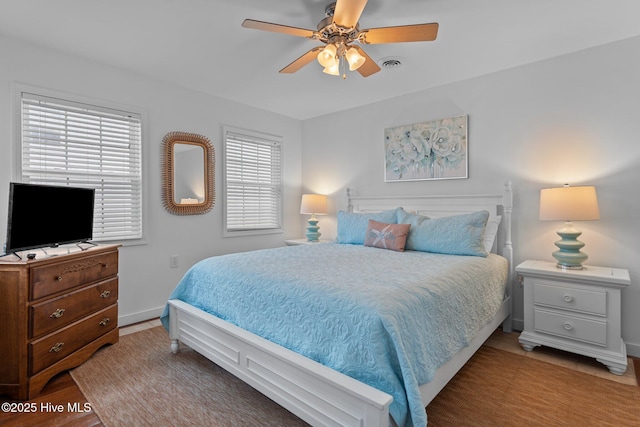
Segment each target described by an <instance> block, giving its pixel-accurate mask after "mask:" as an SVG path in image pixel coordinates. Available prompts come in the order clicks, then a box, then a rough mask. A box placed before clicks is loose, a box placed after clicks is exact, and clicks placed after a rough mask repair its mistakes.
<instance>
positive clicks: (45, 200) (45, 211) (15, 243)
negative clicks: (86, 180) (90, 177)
mask: <svg viewBox="0 0 640 427" xmlns="http://www.w3.org/2000/svg"><path fill="white" fill-rule="evenodd" d="M94 198H95V190H94V189H92V188H77V187H62V186H53V185H39V184H23V183H17V182H12V183H10V188H9V218H8V223H7V243H6V244H7V246H6V249H5V251H6V253H11V252H18V251H24V250H27V249H35V248H44V247H47V246H50V247H56V246H58V245H62V244H67V243H78V242H87V241H89V240H91V238H92V237H93V204H94Z"/></svg>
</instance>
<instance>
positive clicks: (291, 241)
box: [284, 238, 331, 246]
mask: <svg viewBox="0 0 640 427" xmlns="http://www.w3.org/2000/svg"><path fill="white" fill-rule="evenodd" d="M330 241H331V240H322V239H320V240H318V241H317V242H310V241H308V240H307V239H306V238H304V239H289V240H285V241H284V242H285V243H286V244H287V246H296V245H317V244H318V243H329V242H330Z"/></svg>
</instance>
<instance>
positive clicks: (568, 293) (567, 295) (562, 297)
mask: <svg viewBox="0 0 640 427" xmlns="http://www.w3.org/2000/svg"><path fill="white" fill-rule="evenodd" d="M533 303H534V304H536V305H546V306H550V307H556V308H562V309H565V310H572V311H579V312H582V313H588V314H595V315H598V316H606V315H607V293H606V292H604V291H589V290H585V289H577V288H570V287H565V286H556V285H551V284H544V283H539V282H537V283H534V285H533Z"/></svg>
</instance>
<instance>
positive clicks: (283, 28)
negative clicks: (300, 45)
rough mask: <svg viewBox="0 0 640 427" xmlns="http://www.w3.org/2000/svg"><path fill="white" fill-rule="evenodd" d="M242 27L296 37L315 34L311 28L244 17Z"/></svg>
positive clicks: (309, 36) (310, 36)
mask: <svg viewBox="0 0 640 427" xmlns="http://www.w3.org/2000/svg"><path fill="white" fill-rule="evenodd" d="M242 26H243V27H244V28H253V29H254V30H263V31H272V32H274V33H282V34H288V35H290V36H296V37H306V38H313V35H314V34H315V32H314V31H312V30H306V29H304V28H298V27H289V26H287V25H280V24H272V23H270V22H262V21H256V20H254V19H245V20H244V21H243V22H242Z"/></svg>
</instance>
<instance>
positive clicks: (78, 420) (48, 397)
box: [0, 319, 640, 427]
mask: <svg viewBox="0 0 640 427" xmlns="http://www.w3.org/2000/svg"><path fill="white" fill-rule="evenodd" d="M155 326H160V320H158V319H155V320H151V321H148V322H143V323H139V324H135V325H131V326H126V327H123V328H120V336H123V335H127V334H131V333H134V332H138V331H141V330H144V329H148V328H153V327H155ZM518 335H519V334H518V333H511V334H504V333H502V332H501V331H496V332H495V333H494V334H493V335H492V336H491V337H490V338H489V340H487V342H486V343H485V345H488V346H490V347H494V348H498V349H501V350H505V351H509V352H512V353H516V354H520V355H522V356H526V357H534V358H536V359H539V360H543V361H545V362H549V363H554V364H556V365H561V366H564V367H566V368H569V369H573V370H576V371H580V372H584V373H588V374H590V375H595V376H599V377H603V378H607V379H609V380H611V381H615V382H619V383H622V384H628V385H638V381H639V379H638V378H639V377H640V359H636V358H630V360H629V367H628V369H627V372H626V374H625V375H622V376H618V375H613V374H611V373H609V371H608V370H607V368H606V367H605V366H604V365H601V364H600V363H598V362H596V361H594V360H593V359H591V358H588V357H582V356H579V355H574V354H571V353H566V352H562V351H557V350H554V349H548V348H541V347H538V348H536V349H535V350H534V351H532V352H526V351H524V350H522V348H521V347H520V345H519V344H518ZM116 345H117V344H116ZM0 401H2V402H5V401H6V400H3V399H0ZM30 402H33V403H36V404H37V405H38V407H40V405H42V404H44V405H46V404H49V403H50V404H54V405H60V404H61V405H64V407H65V408H66V407H67V404H68V403H69V402H71V403H76V402H77V403H79V404H80V405H81V406H82V405H83V404H84V403H86V402H87V400H86V398H85V397H84V395H83V394H82V392H81V391H80V389H79V388H78V386H77V385H76V384H75V382H74V381H73V379H72V378H71V375H70V374H69V373H68V372H63V373H61V374H59V375H57V376H56V377H54V378H53V379H52V380H51V381H50V382H49V383H48V384H47V385H46V386H45V388H44V389H43V391H42V393H40V395H38V397H37V398H35V399H33V400H31V401H30ZM89 403H90V402H89ZM0 425H2V426H3V427H32V426H34V425H69V426H71V425H72V426H74V427H94V426H103V424H102V422H101V421H100V419H99V418H98V416H97V415H96V414H95V413H94V412H93V411H90V412H67V411H64V412H63V413H50V412H46V411H38V412H37V413H36V414H7V413H3V412H0Z"/></svg>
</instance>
